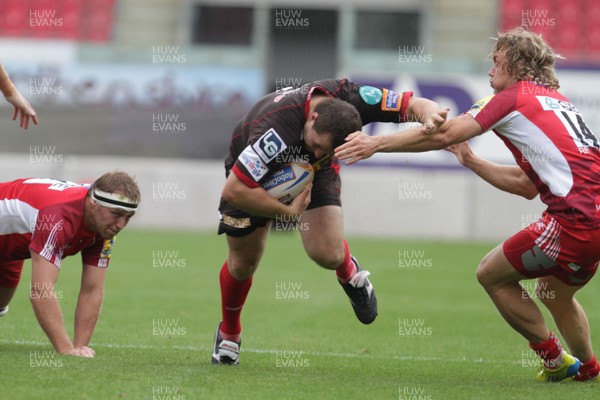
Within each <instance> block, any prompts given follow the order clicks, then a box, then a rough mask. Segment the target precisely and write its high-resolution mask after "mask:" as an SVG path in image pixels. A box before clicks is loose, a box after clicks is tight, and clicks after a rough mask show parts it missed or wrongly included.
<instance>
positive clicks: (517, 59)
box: [490, 27, 564, 89]
mask: <svg viewBox="0 0 600 400" xmlns="http://www.w3.org/2000/svg"><path fill="white" fill-rule="evenodd" d="M494 39H496V45H495V46H494V48H493V50H492V53H491V54H490V55H491V56H492V57H493V55H494V54H496V53H501V52H504V54H505V55H506V67H507V72H508V73H509V74H510V75H511V76H512V77H513V78H515V79H516V80H518V81H525V80H528V81H532V82H536V83H538V84H541V85H544V86H547V87H548V88H550V89H558V88H559V87H560V85H559V83H558V78H557V77H556V72H555V70H554V64H555V63H556V60H557V59H564V57H562V56H561V55H560V54H558V53H556V52H555V51H554V50H553V49H552V48H551V47H550V46H549V45H548V44H547V43H546V42H545V41H544V39H543V38H542V36H541V35H539V34H537V33H534V32H531V31H528V30H525V29H523V28H521V27H519V28H515V29H512V30H510V31H508V32H505V33H498V37H497V38H494Z"/></svg>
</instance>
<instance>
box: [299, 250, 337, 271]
mask: <svg viewBox="0 0 600 400" xmlns="http://www.w3.org/2000/svg"><path fill="white" fill-rule="evenodd" d="M307 254H308V256H309V257H310V259H311V260H313V261H314V262H315V263H317V264H318V265H319V266H320V267H323V268H326V269H336V268H337V267H339V266H340V264H342V262H344V252H343V249H342V251H339V252H338V251H333V250H332V249H330V248H323V247H319V248H316V249H315V248H313V249H309V250H307Z"/></svg>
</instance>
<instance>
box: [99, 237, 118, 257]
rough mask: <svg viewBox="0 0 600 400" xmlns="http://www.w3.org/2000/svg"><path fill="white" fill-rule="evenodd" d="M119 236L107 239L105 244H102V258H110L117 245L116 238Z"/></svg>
mask: <svg viewBox="0 0 600 400" xmlns="http://www.w3.org/2000/svg"><path fill="white" fill-rule="evenodd" d="M116 239H117V237H116V236H115V237H113V238H112V239H110V240H105V241H104V245H103V246H102V251H100V258H110V256H111V255H112V251H113V248H114V247H115V240H116Z"/></svg>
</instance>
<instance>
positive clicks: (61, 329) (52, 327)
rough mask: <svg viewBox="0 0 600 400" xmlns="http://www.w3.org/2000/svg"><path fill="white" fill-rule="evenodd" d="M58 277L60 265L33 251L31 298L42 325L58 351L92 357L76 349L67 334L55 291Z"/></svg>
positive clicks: (34, 310)
mask: <svg viewBox="0 0 600 400" xmlns="http://www.w3.org/2000/svg"><path fill="white" fill-rule="evenodd" d="M57 279H58V267H56V265H54V264H52V263H51V262H50V261H48V260H46V259H45V258H43V257H42V256H40V255H39V254H38V253H36V252H34V251H32V252H31V287H30V292H29V298H30V300H31V304H32V306H33V312H34V313H35V316H36V318H37V320H38V322H39V324H40V326H41V327H42V329H43V330H44V332H45V333H46V336H48V339H49V340H50V343H52V345H53V346H54V349H55V350H56V352H58V353H62V354H70V355H74V356H81V357H91V355H89V354H88V353H87V352H85V351H82V350H80V349H76V348H75V346H73V343H71V340H70V339H69V337H68V336H67V332H66V330H65V324H64V320H63V316H62V311H61V309H60V304H59V303H58V298H57V295H56V292H55V291H54V285H55V283H56V280H57Z"/></svg>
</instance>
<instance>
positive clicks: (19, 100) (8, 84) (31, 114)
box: [0, 64, 38, 129]
mask: <svg viewBox="0 0 600 400" xmlns="http://www.w3.org/2000/svg"><path fill="white" fill-rule="evenodd" d="M0 92H2V94H3V95H4V97H5V98H6V101H8V102H9V103H10V104H12V105H13V106H14V108H15V109H14V113H13V118H12V119H13V121H14V120H15V119H17V116H18V115H19V114H21V119H20V122H19V126H20V127H21V128H23V129H27V127H28V126H29V118H31V120H32V121H33V123H34V124H36V125H37V123H38V120H37V114H36V113H35V110H34V109H33V107H32V106H31V104H29V102H28V101H27V99H25V97H23V95H22V94H21V92H19V90H18V89H17V88H16V87H15V85H14V84H13V82H12V81H11V80H10V78H9V76H8V73H7V72H6V70H5V69H4V67H3V66H2V64H0Z"/></svg>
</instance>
